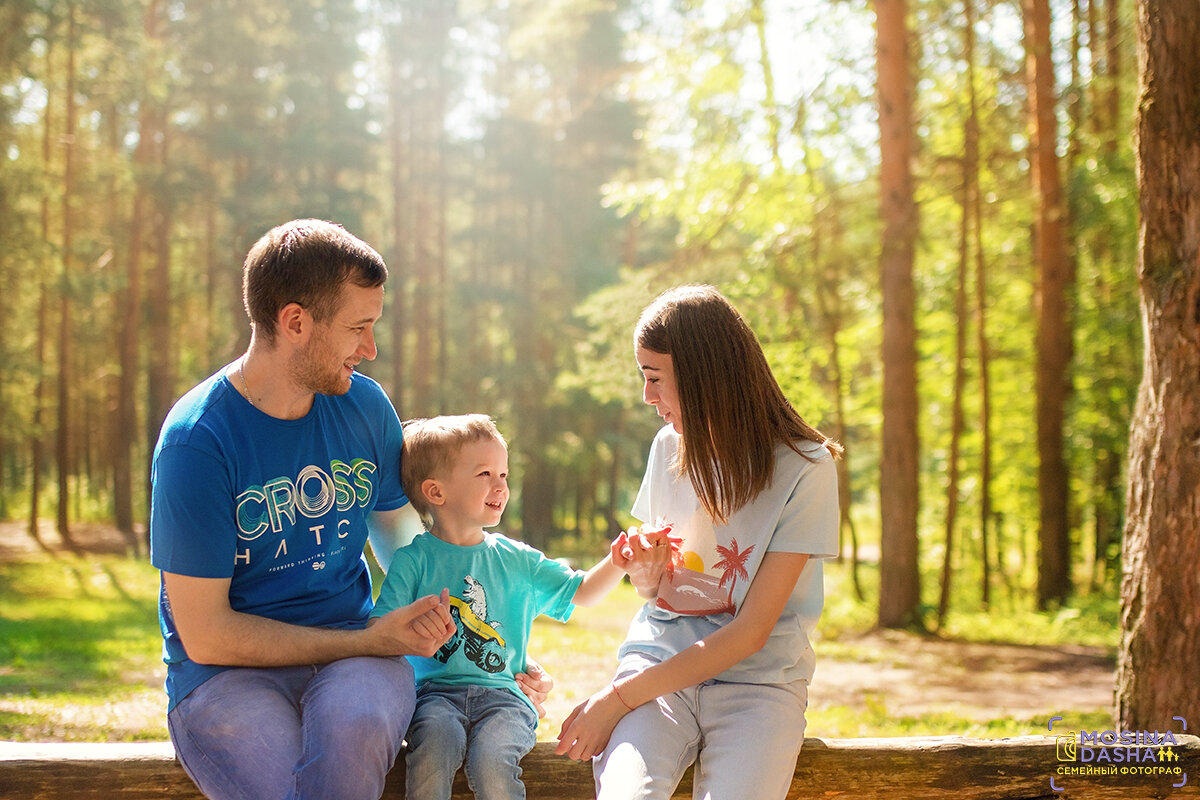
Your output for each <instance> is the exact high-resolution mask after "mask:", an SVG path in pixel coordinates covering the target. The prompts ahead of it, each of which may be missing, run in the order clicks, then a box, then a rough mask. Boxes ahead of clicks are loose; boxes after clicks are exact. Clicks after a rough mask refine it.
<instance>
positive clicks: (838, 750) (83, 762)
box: [0, 734, 1200, 800]
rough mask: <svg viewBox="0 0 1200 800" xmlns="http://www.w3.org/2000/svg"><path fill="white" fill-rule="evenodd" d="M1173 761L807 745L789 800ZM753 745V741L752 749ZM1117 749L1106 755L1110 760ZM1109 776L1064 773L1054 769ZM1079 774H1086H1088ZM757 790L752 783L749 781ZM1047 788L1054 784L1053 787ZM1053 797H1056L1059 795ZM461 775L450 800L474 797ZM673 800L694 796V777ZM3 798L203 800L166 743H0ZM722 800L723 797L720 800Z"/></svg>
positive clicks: (974, 788) (557, 779) (911, 799)
mask: <svg viewBox="0 0 1200 800" xmlns="http://www.w3.org/2000/svg"><path fill="white" fill-rule="evenodd" d="M1175 738H1176V740H1177V742H1178V746H1177V747H1175V748H1173V751H1174V754H1175V755H1176V756H1178V758H1177V760H1171V761H1161V762H1152V761H1145V762H1140V763H1129V764H1127V763H1118V762H1115V761H1110V760H1102V759H1101V760H1093V761H1092V762H1091V763H1083V762H1079V761H1076V762H1061V761H1059V753H1058V751H1057V742H1056V740H1055V738H1054V737H1052V736H1022V737H1017V738H1011V739H972V738H967V737H962V736H936V737H913V738H894V739H806V740H805V742H804V750H803V752H802V753H801V754H800V760H799V763H797V765H796V774H795V777H794V778H793V780H792V788H791V791H790V792H789V793H788V798H789V800H810V799H811V800H817V798H820V800H860V799H861V800H867V799H868V798H870V799H871V800H874V799H875V798H888V799H889V800H892V799H894V800H926V799H928V800H941V799H942V798H956V800H961V798H972V799H973V800H1050V799H1051V798H1068V799H1073V798H1080V799H1081V800H1083V799H1085V798H1086V800H1110V798H1111V800H1143V799H1144V800H1150V798H1175V797H1179V798H1184V797H1200V738H1197V737H1196V736H1185V735H1179V734H1176V736H1175ZM747 746H751V747H752V746H753V743H747ZM1116 749H1120V748H1110V750H1114V751H1115V750H1116ZM522 766H523V767H524V770H525V782H526V786H527V787H528V792H529V798H530V800H543V799H545V800H549V798H554V799H555V800H577V799H578V800H584V798H591V797H593V789H592V773H591V766H590V764H581V763H578V762H574V761H569V760H567V759H565V758H561V757H558V756H555V755H554V753H553V745H551V744H545V743H543V744H539V745H537V747H536V748H534V751H533V752H532V753H530V754H529V756H527V757H526V759H525V761H524V762H522ZM1154 766H1162V767H1170V768H1172V769H1174V768H1179V770H1180V772H1181V773H1184V774H1186V783H1185V784H1184V785H1183V786H1180V787H1176V786H1174V785H1173V784H1177V783H1181V782H1182V781H1183V778H1182V777H1180V776H1178V775H1173V774H1171V775H1155V774H1149V775H1148V774H1141V771H1140V770H1139V774H1122V772H1121V768H1122V767H1139V768H1140V767H1154ZM1084 767H1091V768H1108V769H1115V772H1114V773H1113V774H1079V773H1075V774H1071V773H1063V772H1061V771H1060V768H1067V769H1075V770H1080V769H1081V768H1084ZM1084 771H1085V772H1086V770H1084ZM746 780H747V781H751V782H752V781H753V780H754V776H753V775H747V776H746ZM1051 780H1053V781H1054V784H1053V787H1052V785H1051ZM1055 788H1057V789H1061V790H1062V791H1055ZM471 796H472V795H471V793H470V790H469V789H468V788H467V785H466V781H465V779H463V777H462V774H461V773H460V774H459V777H458V781H457V782H456V784H455V788H454V798H455V800H459V798H470V797H471ZM675 796H676V797H691V773H690V771H689V773H688V775H687V776H685V778H684V781H683V783H682V784H681V785H680V787H679V791H678V792H677V793H676V795H675ZM403 797H404V768H403V766H402V764H398V765H397V767H396V768H395V769H393V770H392V772H391V774H390V775H389V776H388V782H387V788H386V791H385V792H384V798H386V800H398V799H399V798H403ZM0 798H3V800H42V799H43V798H55V799H56V800H57V799H58V798H70V799H71V800H87V799H88V798H97V799H98V798H120V799H121V800H143V799H144V800H150V799H151V798H173V800H191V799H192V798H196V799H197V800H199V798H201V795H200V793H199V792H198V791H196V787H195V786H194V785H193V784H192V782H191V780H189V779H188V777H187V775H185V774H184V772H183V769H182V768H181V767H180V766H179V764H178V763H177V762H176V761H175V754H174V751H173V750H172V748H171V745H170V743H169V742H147V743H136V744H84V743H70V742H65V743H24V742H0ZM718 800H719V798H718Z"/></svg>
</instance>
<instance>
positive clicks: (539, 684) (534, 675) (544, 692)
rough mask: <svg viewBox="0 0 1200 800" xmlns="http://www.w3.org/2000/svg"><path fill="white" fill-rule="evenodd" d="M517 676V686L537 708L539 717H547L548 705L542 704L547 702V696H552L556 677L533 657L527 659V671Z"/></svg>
mask: <svg viewBox="0 0 1200 800" xmlns="http://www.w3.org/2000/svg"><path fill="white" fill-rule="evenodd" d="M516 678H517V686H519V687H521V691H522V692H524V693H525V696H526V697H528V698H529V699H530V701H531V702H532V703H533V707H534V708H536V709H537V713H538V718H539V719H540V718H542V717H545V716H546V707H545V706H544V705H542V704H543V703H545V702H546V698H547V697H549V696H550V690H551V689H553V688H554V678H552V677H551V676H550V673H549V672H546V670H544V669H542V665H541V664H539V663H537V662H536V661H534V660H533V659H532V658H526V659H525V671H524V672H522V673H519V674H518V675H517V676H516Z"/></svg>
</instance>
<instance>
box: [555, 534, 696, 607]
mask: <svg viewBox="0 0 1200 800" xmlns="http://www.w3.org/2000/svg"><path fill="white" fill-rule="evenodd" d="M670 531H671V529H670V527H669V526H668V527H666V528H663V529H661V530H653V531H651V530H646V529H642V530H640V531H639V530H638V529H637V528H634V529H631V530H630V531H627V532H622V533H621V535H620V536H618V537H617V538H616V539H613V541H612V543H611V544H610V545H609V553H608V555H607V556H605V557H604V559H603V560H602V561H600V563H598V564H596V566H594V567H592V568H591V569H590V570H588V572H587V575H585V576H584V578H583V583H581V584H579V588H578V589H576V590H575V597H574V598H572V602H573V603H574V604H575V605H579V606H591V605H595V604H596V603H599V602H600V601H601V600H603V599H604V597H605V596H606V595H607V594H608V593H609V592H611V591H612V590H613V588H614V587H616V585H617V584H618V583H620V581H621V578H622V577H624V576H625V575H626V574H628V575H629V576H630V579H631V580H632V582H633V585H634V588H636V589H637V592H638V594H640V595H641V596H642V597H644V598H647V599H650V598H653V597H654V596H655V595H656V594H657V593H658V582H659V580H660V579H661V578H662V574H663V570H665V569H666V568H667V565H668V564H670V563H671V552H672V546H673V542H672V540H671V537H670Z"/></svg>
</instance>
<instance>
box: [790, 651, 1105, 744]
mask: <svg viewBox="0 0 1200 800" xmlns="http://www.w3.org/2000/svg"><path fill="white" fill-rule="evenodd" d="M852 643H853V644H854V645H855V646H856V649H857V648H858V646H861V647H862V648H863V649H864V650H866V651H869V652H873V653H876V654H877V657H876V660H872V661H870V662H863V661H847V660H837V659H832V658H831V659H819V661H818V667H817V675H816V677H815V679H814V685H813V689H812V698H811V702H812V706H813V708H814V709H820V708H822V707H824V706H834V705H845V706H849V707H851V708H854V707H861V706H863V704H865V703H866V702H868V700H870V699H873V698H878V699H880V700H882V701H883V702H884V703H885V704H886V707H887V710H888V712H889V713H890V714H892V715H895V716H920V715H921V714H929V713H936V712H945V713H949V714H953V715H955V716H958V717H963V718H966V719H970V720H973V721H976V722H981V723H982V722H988V721H990V720H995V719H1004V718H1014V719H1041V718H1043V717H1044V718H1046V719H1049V717H1051V716H1055V715H1063V716H1069V715H1070V714H1071V713H1072V712H1080V711H1097V710H1101V709H1107V708H1110V707H1111V706H1112V702H1113V685H1114V683H1113V682H1114V679H1115V672H1116V665H1115V662H1114V659H1113V656H1112V654H1111V653H1109V652H1107V651H1106V650H1105V649H1103V648H1099V647H1084V646H1079V645H1066V646H1056V647H1043V646H1027V645H1012V644H976V643H972V642H961V641H947V640H943V639H936V638H932V637H921V636H914V635H913V634H910V633H904V632H898V631H872V632H871V633H868V634H864V635H862V636H860V637H857V638H855V639H854V640H852ZM842 644H845V642H842ZM1032 732H1033V731H1031V733H1032Z"/></svg>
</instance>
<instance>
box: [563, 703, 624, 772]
mask: <svg viewBox="0 0 1200 800" xmlns="http://www.w3.org/2000/svg"><path fill="white" fill-rule="evenodd" d="M628 713H629V707H628V706H626V705H625V703H624V702H623V701H622V700H621V698H620V696H619V695H618V694H617V691H616V689H615V687H613V686H612V685H611V684H610V685H609V686H607V687H605V688H604V689H601V690H600V691H598V692H596V693H595V694H594V695H592V696H591V697H589V698H588V699H587V700H586V701H584V702H582V703H580V704H579V705H577V706H576V707H575V710H574V711H572V712H571V715H570V716H568V717H567V718H566V719H565V720H564V721H563V724H562V730H560V731H559V733H558V746H557V747H555V748H554V752H555V753H556V754H557V755H560V756H566V757H567V758H571V759H575V760H576V761H583V760H585V759H589V758H592V757H593V756H596V755H599V754H600V753H601V752H603V751H604V748H605V746H606V745H607V744H608V740H609V739H610V738H611V737H612V732H613V728H615V727H617V723H618V722H620V721H621V717H623V716H625V715H626V714H628Z"/></svg>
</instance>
